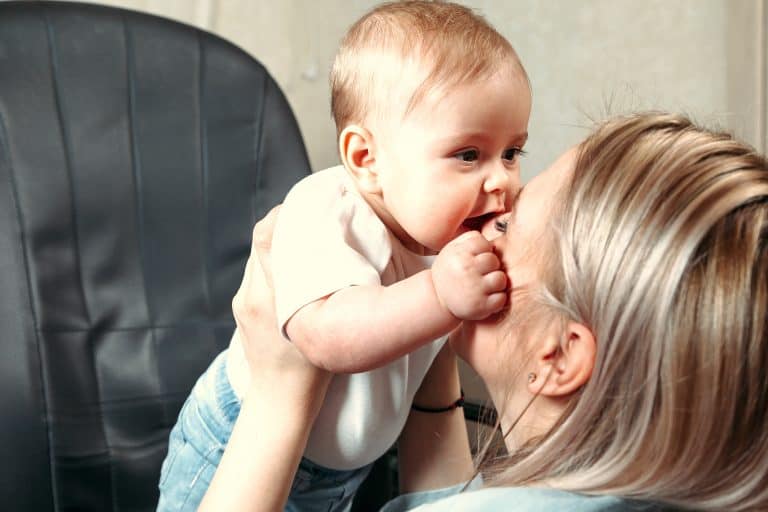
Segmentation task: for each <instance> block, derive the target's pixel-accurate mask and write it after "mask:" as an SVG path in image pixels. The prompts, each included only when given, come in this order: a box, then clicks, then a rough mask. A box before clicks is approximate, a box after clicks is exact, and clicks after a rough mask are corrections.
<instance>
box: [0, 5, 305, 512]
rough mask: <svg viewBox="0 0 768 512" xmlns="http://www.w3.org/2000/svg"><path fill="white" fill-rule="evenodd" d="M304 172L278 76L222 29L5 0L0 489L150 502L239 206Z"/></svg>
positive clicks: (69, 503)
mask: <svg viewBox="0 0 768 512" xmlns="http://www.w3.org/2000/svg"><path fill="white" fill-rule="evenodd" d="M308 173H309V163H308V160H307V156H306V151H305V148H304V144H303V141H302V139H301V136H300V134H299V130H298V127H297V124H296V121H295V119H294V116H293V114H292V112H291V109H290V107H289V106H288V103H287V102H286V100H285V98H284V96H283V94H282V93H281V91H280V90H279V88H278V86H277V85H276V84H275V82H274V81H273V79H272V78H271V77H270V75H269V74H268V73H267V71H265V69H264V68H263V67H262V66H261V65H260V64H259V63H258V62H257V61H255V60H254V59H253V58H251V57H249V56H248V55H247V54H246V53H244V52H243V51H241V50H239V49H238V48H236V47H235V46H233V45H231V44H229V43H227V42H226V41H224V40H222V39H220V38H218V37H216V36H213V35H211V34H208V33H206V32H203V31H201V30H198V29H195V28H192V27H189V26H186V25H183V24H180V23H176V22H173V21H170V20H166V19H162V18H158V17H154V16H151V15H147V14H140V13H135V12H130V11H126V10H122V9H115V8H110V7H104V6H95V5H88V4H78V3H71V2H61V3H57V2H24V1H22V2H0V460H2V463H3V466H4V467H3V470H2V471H0V508H2V509H3V510H24V511H35V512H38V511H46V510H57V511H59V510H78V511H87V510H93V511H107V510H131V511H143V510H154V507H155V504H156V500H157V479H158V475H159V469H160V464H161V462H162V459H163V458H164V456H165V453H166V443H167V437H168V432H169V429H170V427H171V426H172V425H173V423H174V421H175V419H176V415H177V413H178V410H179V409H180V407H181V404H182V402H183V400H184V399H185V397H186V396H187V393H188V392H189V390H190V388H191V386H192V384H193V383H194V380H195V379H196V378H197V376H198V375H199V374H200V373H201V372H202V370H203V369H204V368H205V366H206V365H207V364H208V362H209V361H210V360H211V359H212V358H213V356H214V355H215V354H216V353H217V352H218V351H220V350H221V349H222V348H224V347H225V346H226V344H227V343H228V341H229V336H230V334H231V332H232V328H233V325H234V324H233V321H232V317H231V309H230V308H231V299H232V296H233V294H234V292H235V290H236V289H237V286H238V284H239V282H240V278H241V277H242V271H243V268H244V263H245V259H246V257H247V255H248V251H249V248H250V235H251V228H252V225H253V222H254V221H255V220H256V219H258V218H260V217H261V216H262V215H263V214H264V213H265V212H266V211H268V209H269V208H270V207H271V206H273V205H274V204H276V203H277V202H279V201H280V200H281V199H282V197H283V196H284V194H285V193H286V192H287V190H288V188H290V186H291V185H292V184H293V183H294V182H295V181H297V180H298V179H299V178H301V177H303V176H305V175H307V174H308Z"/></svg>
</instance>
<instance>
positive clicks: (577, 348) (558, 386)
mask: <svg viewBox="0 0 768 512" xmlns="http://www.w3.org/2000/svg"><path fill="white" fill-rule="evenodd" d="M563 334H564V339H558V337H556V336H553V337H550V338H548V339H547V341H546V342H545V343H544V344H543V345H542V346H541V347H540V348H539V350H538V351H537V352H535V360H534V365H533V367H534V371H533V372H532V373H531V374H530V375H529V379H528V390H529V391H530V392H531V393H532V394H536V393H538V394H541V395H544V396H549V397H553V398H554V397H565V396H567V395H570V394H572V393H574V392H575V391H577V390H578V389H579V388H581V387H582V386H583V385H584V384H586V383H587V381H588V380H589V378H590V377H591V376H592V370H593V368H594V367H595V357H596V356H597V343H596V342H595V336H594V334H592V331H591V330H590V329H589V328H588V327H587V326H585V325H584V324H580V323H578V322H568V324H567V325H566V328H565V332H564V333H563Z"/></svg>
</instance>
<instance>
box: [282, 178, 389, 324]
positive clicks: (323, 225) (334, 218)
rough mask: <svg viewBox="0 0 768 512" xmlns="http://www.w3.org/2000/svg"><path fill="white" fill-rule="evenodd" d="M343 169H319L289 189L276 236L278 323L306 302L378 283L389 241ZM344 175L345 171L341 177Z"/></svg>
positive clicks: (387, 257) (386, 259)
mask: <svg viewBox="0 0 768 512" xmlns="http://www.w3.org/2000/svg"><path fill="white" fill-rule="evenodd" d="M340 172H341V173H344V172H346V171H344V170H343V169H338V168H333V169H328V170H325V171H320V172H318V173H315V174H313V175H311V176H309V177H307V178H305V179H303V180H302V181H301V182H299V183H298V184H297V185H295V186H294V187H293V189H291V191H290V192H289V193H288V195H287V196H286V198H285V201H284V202H283V205H282V207H281V208H280V213H279V215H278V220H277V225H276V226H275V232H274V236H273V239H272V272H273V282H274V286H275V307H276V312H277V322H278V327H279V328H280V330H281V332H282V333H283V335H284V336H285V324H286V322H288V320H290V318H291V317H292V316H293V315H294V314H295V313H296V312H297V311H298V310H299V309H301V308H302V307H304V306H305V305H307V304H309V303H311V302H314V301H316V300H318V299H321V298H323V297H327V296H328V295H331V294H332V293H334V292H336V291H338V290H340V289H342V288H346V287H348V286H355V285H368V284H380V283H381V278H380V274H381V272H382V271H383V270H384V268H385V267H386V266H387V264H388V263H389V259H390V257H391V251H392V249H391V242H390V240H389V233H388V232H387V230H386V228H385V227H384V225H383V223H382V222H381V220H379V218H378V217H377V216H376V215H375V214H374V213H373V210H371V208H370V206H368V204H367V203H366V202H365V201H364V200H363V199H362V198H361V197H360V196H359V195H358V194H357V192H356V191H351V190H349V184H348V183H346V181H345V180H344V179H341V176H340V175H339V173H340ZM342 176H343V175H342Z"/></svg>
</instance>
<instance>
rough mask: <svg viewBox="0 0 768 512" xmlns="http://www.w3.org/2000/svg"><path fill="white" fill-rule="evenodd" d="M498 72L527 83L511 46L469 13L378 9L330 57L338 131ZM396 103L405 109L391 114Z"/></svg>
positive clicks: (435, 7) (447, 8) (450, 7)
mask: <svg viewBox="0 0 768 512" xmlns="http://www.w3.org/2000/svg"><path fill="white" fill-rule="evenodd" d="M502 72H507V73H512V74H514V75H515V76H519V77H522V79H524V81H525V82H526V83H527V81H528V77H527V75H526V73H525V70H524V69H523V66H522V64H521V63H520V60H519V59H518V57H517V54H516V53H515V50H514V49H513V48H512V45H511V44H510V43H509V41H507V40H506V39H505V38H504V36H502V35H501V34H499V33H498V32H497V31H496V30H495V29H494V28H493V27H492V26H491V25H490V24H489V23H488V22H487V21H486V20H485V19H484V18H483V17H482V16H480V15H479V14H477V13H475V12H473V11H472V10H471V9H470V8H468V7H464V6H462V5H458V4H455V3H451V2H442V1H425V0H409V1H401V2H388V3H384V4H381V5H379V6H377V7H375V8H374V9H373V10H371V11H370V12H369V13H367V14H366V15H365V16H363V17H362V18H360V19H359V20H358V21H357V22H356V23H355V24H354V25H352V27H350V29H349V30H348V31H347V34H346V35H345V37H344V39H343V40H342V41H341V45H340V47H339V50H338V52H337V53H336V58H335V60H334V63H333V68H332V69H331V76H330V81H331V112H332V114H333V119H334V121H335V122H336V131H337V133H340V132H341V131H342V130H343V129H344V128H345V127H346V126H347V125H349V124H351V123H363V122H364V121H365V120H366V119H367V118H368V116H369V115H391V114H392V113H393V111H398V113H401V114H402V115H406V114H407V113H408V112H409V111H410V110H411V109H412V108H413V106H414V105H415V104H417V103H418V102H419V100H421V99H422V98H423V97H424V95H425V94H427V93H429V92H431V91H433V90H435V89H437V88H443V89H449V88H450V87H453V86H456V85H459V84H462V83H466V82H468V81H475V80H483V79H486V78H489V77H491V76H493V75H494V74H496V73H502ZM412 79H415V80H416V83H415V84H414V83H413V80H412ZM402 89H407V90H402ZM400 99H404V100H405V102H406V105H404V108H395V105H393V103H395V102H397V101H399V100H400Z"/></svg>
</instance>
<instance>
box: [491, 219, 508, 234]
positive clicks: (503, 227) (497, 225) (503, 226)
mask: <svg viewBox="0 0 768 512" xmlns="http://www.w3.org/2000/svg"><path fill="white" fill-rule="evenodd" d="M508 224H509V217H498V218H497V219H495V220H494V221H493V229H495V230H496V231H498V232H499V233H506V232H507V225H508Z"/></svg>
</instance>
